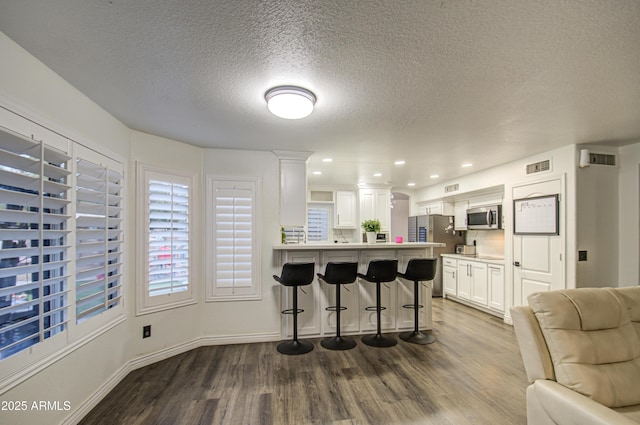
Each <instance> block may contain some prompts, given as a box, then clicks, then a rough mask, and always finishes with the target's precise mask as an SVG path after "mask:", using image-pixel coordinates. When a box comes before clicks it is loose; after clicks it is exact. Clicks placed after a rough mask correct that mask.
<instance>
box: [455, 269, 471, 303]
mask: <svg viewBox="0 0 640 425" xmlns="http://www.w3.org/2000/svg"><path fill="white" fill-rule="evenodd" d="M457 278H458V282H457V283H458V297H460V298H463V299H465V300H470V299H471V263H470V262H468V261H458V276H457Z"/></svg>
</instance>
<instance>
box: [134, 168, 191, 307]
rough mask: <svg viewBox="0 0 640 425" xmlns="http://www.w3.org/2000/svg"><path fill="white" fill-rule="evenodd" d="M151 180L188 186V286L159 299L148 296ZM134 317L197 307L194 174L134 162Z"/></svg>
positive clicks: (163, 295)
mask: <svg viewBox="0 0 640 425" xmlns="http://www.w3.org/2000/svg"><path fill="white" fill-rule="evenodd" d="M151 180H158V181H165V182H168V183H174V184H180V185H187V186H188V211H187V215H188V219H187V222H188V230H187V233H188V248H187V250H188V254H187V255H188V260H187V263H188V265H187V269H188V284H187V290H185V291H180V292H170V293H167V294H162V295H154V296H150V295H149V251H150V249H149V225H148V223H149V195H150V193H149V182H150V181H151ZM136 181H137V187H136V193H137V196H136V215H137V217H136V227H137V230H136V240H137V244H136V245H137V247H136V256H137V261H136V264H138V265H139V266H138V267H137V270H136V273H137V275H138V284H137V285H136V292H137V297H136V314H137V315H143V314H149V313H155V312H158V311H163V310H168V309H173V308H178V307H183V306H187V305H192V304H195V303H197V285H196V282H198V274H197V271H196V268H195V266H194V264H195V250H194V246H196V245H195V233H194V228H195V227H196V225H197V223H196V213H195V211H196V205H197V204H196V197H195V194H196V193H197V174H196V173H191V172H184V171H176V170H169V169H167V168H163V167H158V166H154V165H151V164H146V163H143V162H136Z"/></svg>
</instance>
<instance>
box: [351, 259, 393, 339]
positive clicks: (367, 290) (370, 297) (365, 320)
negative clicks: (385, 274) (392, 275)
mask: <svg viewBox="0 0 640 425" xmlns="http://www.w3.org/2000/svg"><path fill="white" fill-rule="evenodd" d="M395 255H396V254H395V251H393V250H380V251H378V250H376V252H371V251H362V252H361V258H360V264H359V266H358V268H359V272H360V273H362V274H366V273H367V267H368V265H369V261H371V260H385V259H389V258H394V257H395ZM397 285H398V280H397V279H396V280H394V281H393V282H388V283H381V284H380V305H381V306H382V307H386V308H387V309H386V310H383V311H382V313H381V318H380V326H381V328H382V329H385V330H392V329H395V328H396V305H397V301H396V300H397V298H396V293H397ZM358 287H359V290H360V330H361V331H372V330H376V312H375V311H366V310H365V307H370V306H375V305H376V284H375V283H372V282H368V281H366V280H364V279H358Z"/></svg>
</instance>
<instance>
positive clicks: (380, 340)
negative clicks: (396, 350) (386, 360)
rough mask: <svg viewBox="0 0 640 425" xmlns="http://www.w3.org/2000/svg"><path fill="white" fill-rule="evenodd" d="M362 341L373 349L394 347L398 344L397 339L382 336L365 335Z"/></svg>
mask: <svg viewBox="0 0 640 425" xmlns="http://www.w3.org/2000/svg"><path fill="white" fill-rule="evenodd" d="M360 339H361V341H362V342H363V343H365V344H367V345H369V346H371V347H393V346H394V345H396V344H397V343H398V341H396V340H395V338H393V337H390V336H387V335H382V334H373V335H365V336H363V337H362V338H360Z"/></svg>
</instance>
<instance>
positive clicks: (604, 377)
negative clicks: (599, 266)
mask: <svg viewBox="0 0 640 425" xmlns="http://www.w3.org/2000/svg"><path fill="white" fill-rule="evenodd" d="M528 301H529V305H530V307H531V309H532V310H533V312H534V313H535V315H536V318H537V320H538V323H539V324H540V328H541V330H542V334H543V335H544V338H545V341H546V343H547V346H548V347H549V354H550V355H551V360H552V361H553V365H554V369H555V374H556V380H557V382H558V383H560V384H562V385H564V386H566V387H568V388H570V389H572V390H574V391H577V392H579V393H581V394H583V395H585V396H587V397H590V398H591V399H593V400H595V401H597V402H599V403H601V404H603V405H605V406H608V407H623V406H631V405H635V404H640V385H638V382H640V338H639V337H638V334H637V333H636V330H635V329H634V327H633V325H632V323H631V320H630V316H629V309H628V307H627V305H626V303H625V299H624V297H623V296H622V295H619V294H617V293H616V292H615V291H613V290H611V289H606V288H584V289H568V290H562V291H552V292H540V293H535V294H531V295H530V296H529V297H528Z"/></svg>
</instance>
